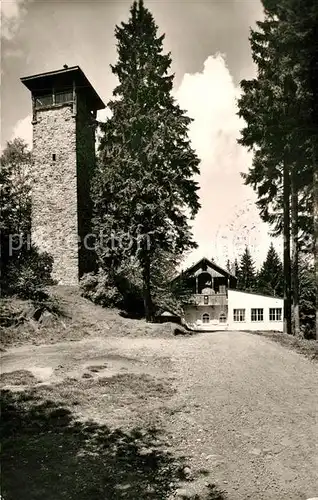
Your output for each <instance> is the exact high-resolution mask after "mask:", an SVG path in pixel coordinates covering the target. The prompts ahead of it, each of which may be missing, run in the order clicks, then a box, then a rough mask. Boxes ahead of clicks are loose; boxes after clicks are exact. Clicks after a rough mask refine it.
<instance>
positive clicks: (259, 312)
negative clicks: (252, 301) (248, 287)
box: [251, 309, 264, 321]
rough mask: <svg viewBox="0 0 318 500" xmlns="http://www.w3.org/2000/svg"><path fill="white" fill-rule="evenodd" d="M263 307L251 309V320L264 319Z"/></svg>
mask: <svg viewBox="0 0 318 500" xmlns="http://www.w3.org/2000/svg"><path fill="white" fill-rule="evenodd" d="M263 311H264V310H263V309H251V320H252V321H264V314H263Z"/></svg>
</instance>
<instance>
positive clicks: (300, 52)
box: [239, 0, 318, 333]
mask: <svg viewBox="0 0 318 500" xmlns="http://www.w3.org/2000/svg"><path fill="white" fill-rule="evenodd" d="M305 4H306V5H305V6H304V4H303V2H300V1H299V0H282V1H278V0H263V5H264V7H265V19H264V21H263V22H258V23H257V29H256V30H252V32H251V38H250V41H251V48H252V53H253V59H254V61H255V62H256V64H257V69H258V74H257V78H255V79H253V80H250V81H243V82H242V90H243V95H242V98H241V99H240V102H239V108H240V116H242V117H243V118H244V119H245V121H246V123H247V126H246V127H245V129H244V130H243V131H242V138H241V140H240V142H241V143H242V144H244V145H245V146H247V147H249V148H251V149H253V152H254V160H253V165H252V168H251V169H250V171H249V173H248V174H247V175H246V176H245V182H246V183H247V184H250V185H252V187H253V188H254V189H255V190H256V191H257V195H258V202H257V205H258V206H259V208H260V214H261V216H262V218H263V219H264V220H265V221H267V222H270V223H271V224H274V228H275V231H277V232H282V231H283V233H284V275H285V279H284V283H285V293H284V298H285V303H284V319H285V330H286V331H287V332H288V333H291V314H290V304H291V272H292V273H293V280H292V281H293V283H292V284H293V299H294V309H295V311H297V309H298V269H297V267H298V245H299V242H300V243H301V244H302V245H303V246H304V245H306V246H308V244H307V243H306V238H309V240H312V239H313V240H315V232H313V226H314V224H313V219H315V218H314V217H313V212H314V213H315V211H314V210H313V207H315V206H318V197H316V196H315V192H314V189H313V186H314V182H313V177H314V175H315V174H314V173H315V169H314V165H315V164H316V163H317V161H316V160H317V152H318V150H317V140H316V137H317V117H315V116H316V115H315V112H313V110H314V109H317V108H316V105H315V93H316V92H317V90H315V85H313V82H317V67H318V65H317V24H318V8H317V2H315V0H307V1H306V2H305ZM282 55H283V57H282ZM315 61H316V62H315ZM316 198H317V199H316ZM291 199H292V203H291ZM317 214H318V211H317ZM316 219H317V218H316ZM317 220H318V219H317ZM317 227H318V224H317ZM291 229H292V240H293V256H292V260H293V262H292V266H291V265H290V232H291ZM303 237H304V238H303ZM316 241H317V239H316ZM316 248H317V245H316ZM296 324H297V321H296V323H295V325H296Z"/></svg>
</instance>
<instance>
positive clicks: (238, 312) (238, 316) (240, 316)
mask: <svg viewBox="0 0 318 500" xmlns="http://www.w3.org/2000/svg"><path fill="white" fill-rule="evenodd" d="M233 319H234V321H245V309H233Z"/></svg>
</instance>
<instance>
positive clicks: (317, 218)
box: [313, 159, 318, 340]
mask: <svg viewBox="0 0 318 500" xmlns="http://www.w3.org/2000/svg"><path fill="white" fill-rule="evenodd" d="M314 160H315V159H314ZM313 167H314V186H313V187H314V189H313V193H314V196H313V205H314V206H313V212H314V259H315V277H316V340H318V172H317V166H316V163H315V161H314V163H313Z"/></svg>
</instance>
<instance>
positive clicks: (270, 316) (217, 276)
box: [182, 259, 283, 332]
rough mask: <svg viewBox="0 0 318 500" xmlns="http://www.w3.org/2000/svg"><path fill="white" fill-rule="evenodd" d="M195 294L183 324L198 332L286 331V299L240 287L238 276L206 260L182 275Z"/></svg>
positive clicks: (189, 302) (186, 307)
mask: <svg viewBox="0 0 318 500" xmlns="http://www.w3.org/2000/svg"><path fill="white" fill-rule="evenodd" d="M182 279H183V280H184V281H185V282H186V283H187V286H188V287H189V288H190V290H193V294H192V296H191V297H190V298H189V299H188V301H187V303H186V304H184V316H183V317H182V323H183V324H184V325H185V326H187V327H188V328H190V329H191V330H196V331H216V330H250V331H257V330H263V331H269V330H271V331H278V332H282V331H283V299H282V298H279V297H271V296H266V295H259V294H256V293H249V292H242V291H239V290H236V289H235V287H236V278H235V276H233V275H232V274H231V273H230V272H229V271H227V270H224V269H222V268H220V267H219V266H217V265H216V264H215V263H214V262H213V261H210V260H208V259H202V260H201V261H199V262H198V263H197V264H195V265H194V266H192V267H191V268H189V269H188V270H187V271H186V272H185V273H183V275H182Z"/></svg>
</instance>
